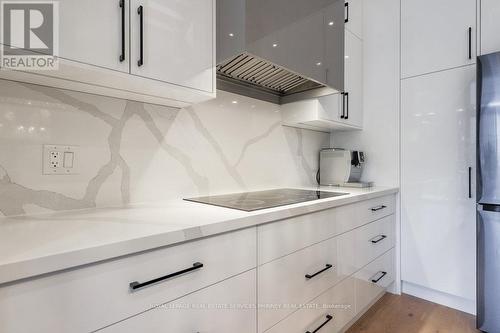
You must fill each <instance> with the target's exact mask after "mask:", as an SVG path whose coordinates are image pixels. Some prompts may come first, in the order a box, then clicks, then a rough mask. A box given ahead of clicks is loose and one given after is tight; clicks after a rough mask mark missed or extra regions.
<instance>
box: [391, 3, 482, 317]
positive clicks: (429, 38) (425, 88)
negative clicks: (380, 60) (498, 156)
mask: <svg viewBox="0 0 500 333" xmlns="http://www.w3.org/2000/svg"><path fill="white" fill-rule="evenodd" d="M476 16H477V12H476V0H442V1H438V2H436V1H432V0H405V1H402V2H401V22H402V23H401V35H402V39H401V40H402V44H401V79H402V80H401V131H402V133H401V140H402V142H401V177H402V178H401V228H402V230H401V237H402V240H401V241H402V246H401V263H402V267H401V270H402V271H401V274H402V280H403V291H406V292H409V293H413V294H417V296H420V297H424V298H429V295H440V296H439V297H441V299H444V298H445V299H446V300H445V301H443V302H444V303H446V304H447V305H449V306H452V307H455V308H460V309H461V310H464V311H468V312H474V310H475V276H476V274H475V250H476V241H475V230H476V226H475V193H474V191H473V190H471V191H469V188H471V189H474V188H475V179H474V175H475V171H476V166H475V145H476V137H475V131H476V130H475V127H476V123H475V119H476V110H475V99H476V98H475V76H476V65H475V63H476V56H477V54H476V49H477V47H476V45H477V36H478V26H477V24H476V20H477V17H476ZM443 18H446V19H443ZM424 22H425V24H424ZM434 300H436V298H434Z"/></svg>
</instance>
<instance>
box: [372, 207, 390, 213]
mask: <svg viewBox="0 0 500 333" xmlns="http://www.w3.org/2000/svg"><path fill="white" fill-rule="evenodd" d="M386 208H387V206H384V205H382V206H378V207H373V208H372V209H371V210H372V212H378V211H379V210H382V209H386Z"/></svg>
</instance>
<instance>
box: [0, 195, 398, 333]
mask: <svg viewBox="0 0 500 333" xmlns="http://www.w3.org/2000/svg"><path fill="white" fill-rule="evenodd" d="M394 209H395V196H394V195H387V196H381V197H377V198H373V199H369V200H362V199H361V201H359V202H355V203H351V204H348V205H344V206H340V207H336V208H331V209H327V210H324V211H320V212H317V213H311V214H305V215H302V216H298V217H293V218H290V219H286V220H283V221H277V222H272V223H268V224H265V225H262V226H259V227H258V228H255V227H253V228H247V229H243V230H239V231H233V232H228V233H224V234H221V235H217V236H212V237H207V238H202V239H199V240H195V241H190V242H186V243H182V244H179V245H175V246H171V247H165V248H160V249H156V250H152V251H149V252H144V253H140V254H135V255H131V256H127V257H124V258H118V259H115V260H110V261H107V262H101V263H96V264H93V265H88V266H85V267H81V268H75V269H71V270H67V271H63V272H57V273H54V274H49V275H45V276H40V277H35V278H32V279H27V280H23V281H19V282H13V283H9V284H7V285H3V286H0V332H2V333H3V332H6V333H11V332H12V333H31V332H41V333H49V332H50V333H59V332H61V333H65V332H72V333H73V332H74V333H79V332H82V333H84V332H85V333H86V332H93V331H102V332H104V333H113V332H117V333H118V332H119V333H132V332H133V333H135V332H147V333H160V332H162V333H163V332H176V333H234V332H238V333H255V332H258V333H263V332H266V333H268V332H269V333H281V332H283V333H304V332H307V331H309V332H317V333H335V332H341V331H342V330H344V329H345V328H346V327H347V326H349V325H350V324H351V323H352V321H353V319H354V318H355V317H356V316H358V315H360V314H361V313H362V312H363V311H365V310H366V309H367V307H368V306H369V305H371V304H372V303H373V302H374V301H375V300H376V299H377V298H378V297H379V296H380V295H381V294H382V293H383V292H384V291H385V288H386V287H387V286H389V285H390V284H391V283H392V282H393V280H394V262H393V261H394V229H395V224H394ZM27 319H28V320H27Z"/></svg>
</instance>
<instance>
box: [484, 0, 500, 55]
mask: <svg viewBox="0 0 500 333" xmlns="http://www.w3.org/2000/svg"><path fill="white" fill-rule="evenodd" d="M499 17H500V1H498V0H481V54H488V53H493V52H499V51H500V38H498V33H499V32H500V19H499Z"/></svg>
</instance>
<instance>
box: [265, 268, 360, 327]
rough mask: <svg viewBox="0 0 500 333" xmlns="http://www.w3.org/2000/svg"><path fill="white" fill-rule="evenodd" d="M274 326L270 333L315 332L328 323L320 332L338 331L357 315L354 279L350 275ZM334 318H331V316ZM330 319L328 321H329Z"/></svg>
mask: <svg viewBox="0 0 500 333" xmlns="http://www.w3.org/2000/svg"><path fill="white" fill-rule="evenodd" d="M308 305H310V306H309V307H304V308H303V309H300V310H298V311H296V312H295V313H293V314H292V315H290V316H289V317H287V318H286V319H285V320H283V321H281V322H280V323H278V324H277V325H276V326H273V327H272V328H271V329H270V330H268V331H266V332H268V333H304V332H314V331H315V330H316V329H317V328H318V327H319V326H321V325H322V324H324V323H326V324H325V325H324V326H323V327H322V328H321V330H319V331H317V332H318V333H321V332H327V333H337V332H341V330H342V329H343V327H344V326H345V325H346V324H347V323H349V321H351V319H353V318H354V316H355V299H354V279H353V278H352V277H349V278H347V279H345V280H343V281H342V282H341V283H339V284H338V285H337V286H335V287H334V288H332V289H330V290H328V291H327V292H325V293H324V294H322V295H321V296H319V297H317V298H315V299H314V300H312V301H311V302H309V303H308ZM327 316H331V317H332V318H331V319H330V320H328V319H329V317H327ZM327 321H328V322H327Z"/></svg>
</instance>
